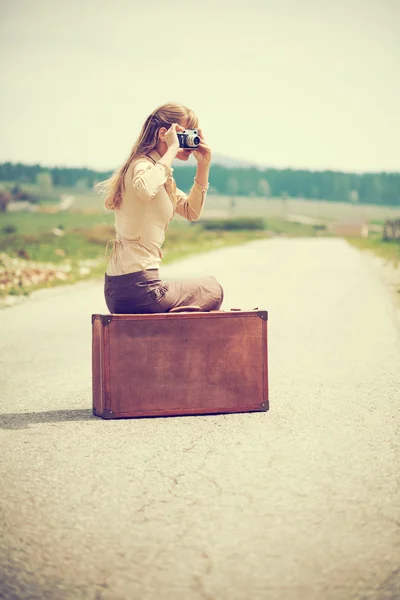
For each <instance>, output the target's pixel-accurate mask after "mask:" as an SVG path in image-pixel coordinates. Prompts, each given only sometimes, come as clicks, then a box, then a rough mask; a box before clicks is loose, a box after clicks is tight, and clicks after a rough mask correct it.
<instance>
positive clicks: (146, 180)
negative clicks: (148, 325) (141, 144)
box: [107, 150, 208, 275]
mask: <svg viewBox="0 0 400 600" xmlns="http://www.w3.org/2000/svg"><path fill="white" fill-rule="evenodd" d="M173 171H174V169H173V168H172V167H169V166H167V165H165V164H163V162H162V157H161V156H160V154H159V153H158V152H157V151H156V150H153V151H152V152H150V153H149V154H148V155H147V156H141V157H140V158H138V159H137V160H135V161H134V162H133V163H132V164H131V165H130V167H129V169H128V171H127V173H126V175H125V180H124V183H125V190H124V193H123V196H122V203H121V205H120V206H119V207H118V208H117V209H115V211H114V212H115V231H116V239H115V241H114V244H113V249H112V252H111V255H110V260H109V263H108V267H107V275H123V274H125V273H135V272H137V271H144V270H146V269H158V268H159V267H160V265H161V262H162V258H163V254H162V251H161V247H162V245H163V243H164V240H165V232H166V230H167V228H168V225H169V223H170V221H171V220H172V218H173V217H174V215H175V213H178V214H179V215H181V216H182V217H184V218H185V219H188V220H189V221H197V220H198V219H199V218H200V215H201V213H202V210H203V206H204V201H205V197H206V193H207V189H208V185H207V186H201V185H200V184H199V183H198V182H197V181H196V180H194V183H193V186H192V189H191V190H190V193H189V195H186V194H185V193H184V192H182V191H181V190H179V189H178V188H177V187H176V183H175V180H174V178H173Z"/></svg>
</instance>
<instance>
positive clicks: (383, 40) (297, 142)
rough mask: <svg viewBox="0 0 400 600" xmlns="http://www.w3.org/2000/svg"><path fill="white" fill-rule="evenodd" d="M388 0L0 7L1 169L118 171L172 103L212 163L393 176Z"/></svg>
mask: <svg viewBox="0 0 400 600" xmlns="http://www.w3.org/2000/svg"><path fill="white" fill-rule="evenodd" d="M399 31H400V2H399V1H398V0H369V1H368V2H366V1H365V0H354V1H352V0H335V1H333V0H302V1H301V2H300V1H299V0H279V1H278V0H273V1H271V0H246V1H243V2H239V1H237V0H230V1H229V0H223V1H222V0H201V2H195V1H193V0H192V1H191V2H188V1H181V0H168V1H167V0H163V1H161V0H152V1H145V0H113V1H110V0H101V2H100V1H96V0H93V1H90V0H68V1H65V0H0V69H1V89H0V162H4V161H11V162H23V163H28V164H35V163H39V164H42V165H46V166H56V165H58V166H87V167H89V168H94V169H99V170H108V169H115V168H118V167H119V166H120V165H121V163H123V162H124V161H125V160H126V159H127V157H128V156H129V153H130V149H131V147H132V146H133V144H134V142H135V140H136V138H137V136H138V134H139V131H140V128H141V126H142V124H143V121H144V120H145V119H146V117H147V115H148V114H149V113H150V112H151V111H153V110H154V109H155V108H156V107H157V106H159V105H161V104H164V103H165V102H171V101H173V102H179V103H182V104H185V105H187V106H189V107H191V108H192V109H193V110H194V111H195V112H196V113H197V115H198V117H199V120H200V124H201V127H202V129H203V131H204V136H205V138H206V140H207V142H208V143H209V145H210V146H211V148H212V150H213V151H214V152H215V153H218V154H223V155H226V156H229V157H232V158H235V159H241V160H246V161H249V162H252V163H255V164H259V165H262V166H270V167H277V168H283V167H291V168H307V169H313V170H321V169H333V170H343V171H356V172H366V171H400V144H399V139H400V36H399Z"/></svg>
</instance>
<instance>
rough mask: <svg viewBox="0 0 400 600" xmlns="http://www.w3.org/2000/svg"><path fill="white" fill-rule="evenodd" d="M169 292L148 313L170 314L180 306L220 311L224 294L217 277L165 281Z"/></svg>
mask: <svg viewBox="0 0 400 600" xmlns="http://www.w3.org/2000/svg"><path fill="white" fill-rule="evenodd" d="M164 283H165V284H166V286H167V291H166V292H165V294H164V296H163V297H162V298H160V300H158V301H157V302H154V303H153V304H151V305H149V307H148V309H149V310H148V311H146V312H168V311H170V310H171V308H176V307H178V306H191V305H195V306H199V307H200V310H203V311H209V310H219V309H220V307H221V305H222V302H223V299H224V292H223V289H222V287H221V285H220V284H219V283H218V281H217V280H216V279H215V277H211V276H210V277H200V278H196V279H194V278H192V279H183V280H176V281H174V280H173V281H168V280H167V281H164Z"/></svg>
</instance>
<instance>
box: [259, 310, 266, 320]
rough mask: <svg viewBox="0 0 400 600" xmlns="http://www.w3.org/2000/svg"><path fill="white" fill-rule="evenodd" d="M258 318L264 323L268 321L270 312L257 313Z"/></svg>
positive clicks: (260, 311) (261, 311)
mask: <svg viewBox="0 0 400 600" xmlns="http://www.w3.org/2000/svg"><path fill="white" fill-rule="evenodd" d="M257 314H258V316H259V317H260V319H262V320H263V321H268V311H267V310H259V311H257Z"/></svg>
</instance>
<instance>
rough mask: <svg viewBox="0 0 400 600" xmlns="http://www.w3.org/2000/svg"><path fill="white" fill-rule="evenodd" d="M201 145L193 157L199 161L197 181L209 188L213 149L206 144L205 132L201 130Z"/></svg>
mask: <svg viewBox="0 0 400 600" xmlns="http://www.w3.org/2000/svg"><path fill="white" fill-rule="evenodd" d="M199 137H200V144H199V145H198V147H197V150H194V152H193V155H194V157H195V159H196V160H197V171H196V177H195V181H197V183H198V184H199V185H201V186H203V187H204V186H207V187H208V176H209V173H210V165H211V148H210V146H209V145H208V144H207V143H206V142H205V140H204V135H203V131H202V130H201V129H199Z"/></svg>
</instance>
